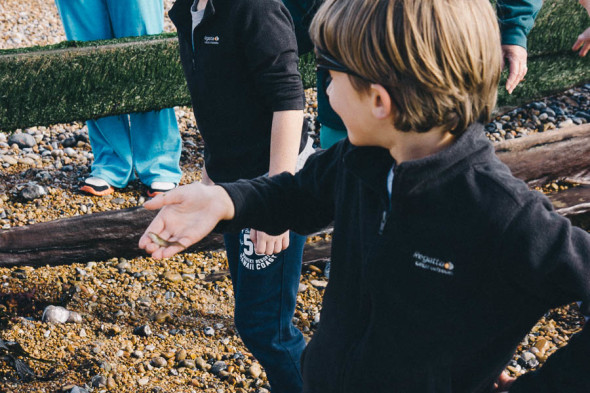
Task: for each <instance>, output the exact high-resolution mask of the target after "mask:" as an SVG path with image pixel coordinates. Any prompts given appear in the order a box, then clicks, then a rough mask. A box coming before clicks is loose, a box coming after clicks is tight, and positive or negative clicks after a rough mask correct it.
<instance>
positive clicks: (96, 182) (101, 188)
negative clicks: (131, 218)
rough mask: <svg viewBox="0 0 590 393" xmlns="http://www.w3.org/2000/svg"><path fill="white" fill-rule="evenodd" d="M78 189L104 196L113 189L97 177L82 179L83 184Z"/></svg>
mask: <svg viewBox="0 0 590 393" xmlns="http://www.w3.org/2000/svg"><path fill="white" fill-rule="evenodd" d="M80 191H84V192H86V193H88V194H92V195H96V196H104V195H109V194H111V193H112V192H113V191H115V189H114V188H113V187H112V186H111V185H110V184H109V183H107V182H106V181H105V180H103V179H101V178H99V177H89V178H88V179H86V180H84V185H83V186H82V187H80Z"/></svg>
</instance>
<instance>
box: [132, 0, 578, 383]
mask: <svg viewBox="0 0 590 393" xmlns="http://www.w3.org/2000/svg"><path fill="white" fill-rule="evenodd" d="M311 36H312V40H313V41H314V44H315V46H316V53H317V55H318V64H319V66H320V67H322V68H324V69H326V70H328V71H329V73H330V75H331V78H332V79H331V81H330V83H329V84H328V85H327V86H326V87H325V88H327V94H328V96H329V98H330V103H331V105H332V107H333V108H334V110H335V111H336V112H337V113H338V114H339V115H340V117H341V118H342V119H343V121H344V123H345V124H346V128H347V132H348V139H347V140H344V141H342V142H339V143H338V144H336V145H335V146H333V147H332V148H330V149H328V150H326V151H323V152H321V153H317V154H315V155H314V156H312V157H311V158H310V160H309V161H308V162H307V164H306V166H305V167H304V168H303V169H302V170H301V171H300V172H299V173H298V174H296V175H291V174H288V173H283V174H280V175H278V176H274V177H271V178H257V179H254V180H251V181H238V182H235V183H227V184H221V185H218V186H215V187H207V186H203V185H201V184H198V183H195V184H192V185H189V186H186V187H182V188H180V189H178V190H175V191H172V192H170V193H167V194H166V195H165V196H162V197H158V198H156V199H154V200H152V201H150V202H149V203H146V204H145V206H146V208H149V209H158V208H161V211H160V212H159V214H158V215H157V217H156V218H155V219H154V221H153V222H152V224H151V225H150V226H149V227H148V229H147V231H146V233H147V232H156V233H158V234H160V235H162V236H163V237H164V238H165V239H168V240H171V241H180V242H181V244H182V245H183V246H188V245H190V244H192V243H194V242H197V241H199V240H200V239H201V238H202V237H204V236H205V235H206V234H207V233H209V232H210V231H211V230H212V229H213V228H214V227H215V226H216V225H218V222H219V221H223V222H222V223H221V226H222V227H225V228H233V227H240V226H252V227H253V228H260V229H262V230H265V231H267V232H269V233H280V232H281V231H284V230H285V229H287V228H289V229H293V230H295V231H298V232H300V233H309V232H312V231H315V230H317V229H319V228H321V227H323V226H326V225H328V223H330V222H331V221H334V234H333V241H332V270H331V272H330V282H329V284H328V287H327V289H326V292H325V294H324V301H323V305H322V318H321V323H320V326H319V328H318V330H317V331H316V333H315V335H314V337H313V339H312V340H311V342H310V344H309V345H308V347H307V349H306V351H305V353H304V355H303V359H302V371H303V380H304V392H318V393H319V392H321V393H330V392H334V393H336V392H383V393H385V392H400V393H401V392H403V393H441V392H444V393H450V392H454V393H457V392H461V393H463V392H464V393H467V392H470V393H471V392H476V393H479V392H481V393H484V392H493V391H496V392H504V391H510V393H521V392H530V393H533V392H534V393H549V392H551V393H582V392H589V391H590V362H588V361H586V356H587V354H588V353H590V328H588V327H585V328H584V330H583V331H582V332H581V333H580V334H578V335H576V336H574V337H573V338H572V339H571V340H570V343H569V344H568V345H567V346H565V347H564V348H561V349H560V350H559V351H557V352H556V353H555V354H554V355H552V356H551V357H550V358H549V359H548V361H547V362H546V363H545V364H544V365H543V367H541V368H540V369H539V370H537V371H535V372H531V373H528V374H525V375H524V376H522V377H520V378H518V379H517V380H516V381H512V380H509V379H506V378H500V379H499V377H500V376H501V373H502V370H503V369H504V367H505V366H506V364H507V363H508V362H509V361H510V359H511V357H512V355H513V353H514V350H515V348H516V346H517V345H518V343H519V342H520V340H521V339H522V338H523V337H524V336H525V335H526V334H527V333H528V332H529V330H530V328H531V327H532V326H533V325H534V324H535V323H536V321H537V320H538V319H539V318H540V317H541V316H542V315H543V314H544V313H545V312H546V311H547V310H549V309H550V308H552V307H556V306H559V305H562V304H566V303H570V302H573V301H576V300H582V301H583V302H584V303H588V302H589V301H590V261H589V258H590V235H588V233H586V232H585V231H583V230H581V229H579V228H575V227H572V226H571V224H570V222H569V221H568V220H567V219H565V218H563V217H561V216H559V215H558V214H556V213H555V212H554V211H553V208H552V206H551V203H550V202H549V200H548V199H547V198H546V197H544V196H543V195H542V194H540V193H538V192H534V191H530V190H529V189H528V187H527V186H526V184H525V183H523V182H522V181H520V180H518V179H516V178H514V177H513V176H512V175H511V174H510V171H509V169H508V168H507V167H506V166H505V165H504V164H502V163H501V162H500V161H499V160H498V158H497V157H496V155H495V153H494V149H493V147H492V145H491V143H490V142H489V141H488V140H487V138H486V137H485V135H484V130H483V126H482V123H483V122H488V121H489V119H490V117H491V113H492V110H493V108H494V106H495V102H496V93H497V86H498V82H499V77H500V69H501V49H500V34H499V30H498V26H497V22H496V19H495V16H494V13H493V9H492V7H491V6H490V4H489V2H488V1H487V0H426V1H425V0H383V1H366V0H346V1H344V0H328V1H326V3H324V4H323V5H322V7H321V8H320V10H319V11H318V13H317V15H316V17H315V19H314V21H313V22H312V27H311ZM318 88H322V87H318ZM140 246H141V247H143V248H145V249H146V250H147V251H148V252H150V253H152V254H153V256H155V257H163V256H170V255H172V254H174V253H175V252H178V251H179V250H180V249H181V248H182V247H181V246H178V245H170V246H164V247H161V246H158V245H157V244H154V243H153V242H151V240H149V238H148V236H147V235H145V236H143V237H142V239H141V240H140Z"/></svg>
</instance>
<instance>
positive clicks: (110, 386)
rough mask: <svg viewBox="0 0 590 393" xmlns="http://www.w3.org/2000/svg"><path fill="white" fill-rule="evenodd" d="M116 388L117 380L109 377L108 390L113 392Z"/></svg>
mask: <svg viewBox="0 0 590 393" xmlns="http://www.w3.org/2000/svg"><path fill="white" fill-rule="evenodd" d="M116 387H117V383H116V382H115V379H114V378H113V377H108V378H107V389H109V390H113V389H115V388H116Z"/></svg>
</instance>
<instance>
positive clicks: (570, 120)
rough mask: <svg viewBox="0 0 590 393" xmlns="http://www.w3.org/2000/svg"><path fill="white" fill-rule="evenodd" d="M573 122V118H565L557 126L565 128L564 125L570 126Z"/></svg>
mask: <svg viewBox="0 0 590 393" xmlns="http://www.w3.org/2000/svg"><path fill="white" fill-rule="evenodd" d="M573 124H574V122H573V121H572V119H567V120H564V121H562V122H560V123H559V124H558V125H557V127H558V128H564V127H569V126H571V125H573Z"/></svg>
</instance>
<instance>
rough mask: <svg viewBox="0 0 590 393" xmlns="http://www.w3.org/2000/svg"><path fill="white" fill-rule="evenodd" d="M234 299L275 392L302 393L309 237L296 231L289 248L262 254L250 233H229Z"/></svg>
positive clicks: (247, 339) (242, 329)
mask: <svg viewBox="0 0 590 393" xmlns="http://www.w3.org/2000/svg"><path fill="white" fill-rule="evenodd" d="M224 240H225V245H226V251H227V259H228V264H229V268H230V272H231V275H232V282H233V286H234V297H235V324H236V327H237V329H238V332H239V334H240V337H241V338H242V340H243V341H244V344H245V345H246V347H247V348H248V349H249V350H250V351H251V352H252V354H253V355H254V356H255V357H256V359H257V360H258V361H259V362H260V364H261V365H262V366H263V367H264V368H265V371H266V375H267V376H268V380H269V382H270V384H271V388H272V392H273V393H300V392H301V389H302V379H301V370H300V358H301V353H302V352H303V349H304V348H305V340H304V338H303V335H302V334H301V332H300V331H299V330H298V329H297V328H296V327H295V326H294V325H293V321H292V320H293V314H294V312H295V305H296V301H297V291H298V289H299V279H300V276H301V258H302V255H303V246H304V243H305V237H304V236H301V235H298V234H296V233H294V232H291V236H290V245H289V248H287V250H285V251H283V252H281V253H279V254H276V255H271V256H267V255H257V254H256V253H255V252H254V245H253V243H252V242H251V241H250V237H249V230H243V231H242V232H241V233H239V234H225V235H224Z"/></svg>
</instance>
